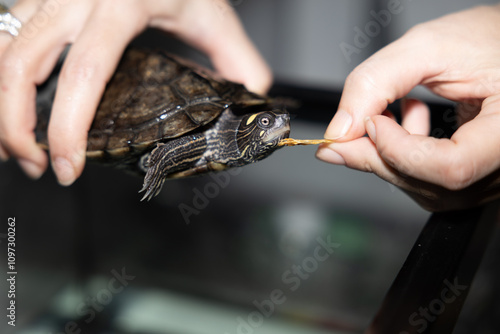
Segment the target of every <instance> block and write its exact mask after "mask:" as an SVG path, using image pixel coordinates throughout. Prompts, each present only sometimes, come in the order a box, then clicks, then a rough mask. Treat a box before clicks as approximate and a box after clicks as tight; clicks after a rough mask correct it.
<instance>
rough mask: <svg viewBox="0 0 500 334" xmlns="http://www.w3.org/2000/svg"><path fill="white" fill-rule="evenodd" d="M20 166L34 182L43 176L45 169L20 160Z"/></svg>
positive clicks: (31, 162)
mask: <svg viewBox="0 0 500 334" xmlns="http://www.w3.org/2000/svg"><path fill="white" fill-rule="evenodd" d="M18 163H19V165H20V166H21V168H22V169H23V171H24V172H25V173H26V175H28V176H29V177H30V178H32V179H33V180H36V179H39V178H40V176H42V174H43V168H41V167H40V166H38V165H37V164H36V163H34V162H33V161H30V160H26V159H19V160H18Z"/></svg>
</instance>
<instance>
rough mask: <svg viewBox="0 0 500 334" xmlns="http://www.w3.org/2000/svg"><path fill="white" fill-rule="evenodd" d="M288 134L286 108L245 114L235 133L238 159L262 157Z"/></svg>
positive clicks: (288, 115)
mask: <svg viewBox="0 0 500 334" xmlns="http://www.w3.org/2000/svg"><path fill="white" fill-rule="evenodd" d="M289 135H290V114H289V113H288V111H286V110H278V109H275V110H272V111H261V112H257V113H253V114H248V115H245V116H244V117H242V119H241V122H240V125H239V127H238V132H237V134H236V141H237V143H238V149H239V151H240V154H241V157H240V160H241V161H242V162H243V163H251V162H254V161H258V160H262V159H264V158H265V157H267V156H268V155H269V154H271V153H272V152H273V151H274V150H276V149H277V148H278V147H279V146H278V143H279V142H280V141H281V140H282V139H284V138H288V136H289Z"/></svg>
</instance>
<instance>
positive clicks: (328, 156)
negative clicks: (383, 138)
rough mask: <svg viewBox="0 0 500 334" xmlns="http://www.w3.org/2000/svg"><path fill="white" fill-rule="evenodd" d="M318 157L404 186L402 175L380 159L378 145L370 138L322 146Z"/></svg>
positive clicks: (317, 153) (317, 154)
mask: <svg viewBox="0 0 500 334" xmlns="http://www.w3.org/2000/svg"><path fill="white" fill-rule="evenodd" d="M316 157H317V158H318V159H320V160H323V161H325V162H328V163H332V164H335V165H345V166H347V167H349V168H352V169H356V170H359V171H362V172H368V173H374V174H376V175H377V176H379V177H380V178H382V179H384V180H386V181H388V182H390V183H392V184H394V185H397V186H401V185H402V184H403V183H402V182H401V178H400V175H399V174H398V173H397V171H395V170H394V169H393V168H392V167H391V166H389V165H388V164H387V163H386V162H385V161H384V160H383V159H382V158H381V157H380V155H379V153H378V151H377V147H376V145H375V144H374V143H373V141H371V140H370V138H368V137H362V138H358V139H354V140H352V141H349V142H342V143H332V144H324V145H321V146H320V147H319V148H318V151H317V152H316Z"/></svg>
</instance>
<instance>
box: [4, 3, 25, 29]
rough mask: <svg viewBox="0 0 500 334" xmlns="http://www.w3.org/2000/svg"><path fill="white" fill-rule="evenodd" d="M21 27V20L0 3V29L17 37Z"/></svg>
mask: <svg viewBox="0 0 500 334" xmlns="http://www.w3.org/2000/svg"><path fill="white" fill-rule="evenodd" d="M21 27H22V24H21V21H19V20H18V19H17V18H16V17H14V15H12V14H11V13H10V12H9V9H8V8H7V7H5V6H4V5H2V4H0V31H5V32H7V33H9V34H11V35H12V36H13V37H17V36H18V35H19V30H21Z"/></svg>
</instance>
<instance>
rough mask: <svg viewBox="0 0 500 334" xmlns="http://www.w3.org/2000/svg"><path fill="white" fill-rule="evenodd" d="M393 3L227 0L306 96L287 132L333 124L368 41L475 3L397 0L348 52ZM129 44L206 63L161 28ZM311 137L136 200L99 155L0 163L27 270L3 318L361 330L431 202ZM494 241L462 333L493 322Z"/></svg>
mask: <svg viewBox="0 0 500 334" xmlns="http://www.w3.org/2000/svg"><path fill="white" fill-rule="evenodd" d="M389 2H391V1H380V0H378V1H368V0H365V1H348V0H343V1H328V0H312V1H300V0H286V1H285V0H233V1H231V3H232V4H233V5H234V7H235V9H236V10H237V11H238V13H239V14H240V15H241V18H242V20H243V23H244V25H245V27H246V28H247V31H248V33H249V34H250V36H251V37H252V39H253V40H254V41H255V43H256V45H257V46H258V48H259V49H260V50H261V52H262V53H263V55H264V57H265V58H266V59H267V61H268V62H269V64H270V65H271V67H272V69H273V71H274V74H275V79H276V83H275V86H274V87H273V89H272V91H271V94H272V95H279V96H293V97H294V98H296V99H298V100H299V101H300V102H301V106H300V108H298V109H297V110H294V111H293V113H294V117H293V119H292V137H294V138H321V137H322V136H323V133H324V130H325V128H326V126H327V124H328V122H329V120H330V119H331V117H332V116H333V115H334V113H335V110H336V106H337V104H338V101H339V98H340V93H341V88H342V83H343V80H344V79H345V77H346V76H347V74H348V73H349V72H350V71H351V70H352V69H353V68H354V67H355V66H356V65H357V64H359V63H360V62H361V61H363V60H364V59H365V58H366V57H368V56H369V55H370V54H372V53H373V52H375V51H376V50H377V49H379V48H380V47H382V46H384V45H386V44H387V43H389V42H391V41H393V40H394V39H396V38H398V37H399V36H401V35H402V34H403V33H404V31H405V30H407V29H408V28H409V27H411V26H412V25H414V24H416V23H419V22H423V21H426V20H429V19H432V18H435V17H438V16H441V15H443V14H446V13H449V12H452V11H456V10H460V9H464V8H467V7H470V6H472V5H474V4H476V3H477V2H476V1H465V0H462V1H430V0H426V1H419V2H417V1H410V0H406V1H404V0H402V1H401V2H400V6H401V8H402V10H401V12H400V13H399V14H397V15H392V17H391V21H390V22H389V23H388V25H387V26H386V27H382V28H381V29H380V31H379V33H378V34H376V36H374V37H372V38H371V40H370V43H368V44H367V45H366V47H363V48H361V49H359V53H357V54H353V55H351V56H350V57H346V56H345V54H343V53H342V50H341V47H340V46H341V45H342V43H347V44H354V38H355V34H356V33H355V28H356V27H359V28H361V29H364V27H365V26H366V25H367V24H368V23H369V22H371V21H374V20H375V19H374V16H373V15H372V14H371V13H372V12H375V13H379V12H380V11H381V10H385V9H387V8H388V3H389ZM392 2H393V1H392ZM494 2H495V1H490V3H494ZM485 3H486V2H485ZM134 44H136V45H142V46H154V47H162V48H165V49H167V50H169V51H172V52H175V53H177V54H181V55H185V56H187V57H190V58H192V59H195V60H197V61H199V62H201V63H203V64H206V65H208V63H207V60H206V58H204V57H203V55H200V54H199V53H198V52H196V51H193V50H191V49H190V48H188V47H186V46H185V45H182V44H181V43H179V42H177V41H175V40H172V39H171V38H170V37H167V36H166V35H164V34H163V33H160V32H157V31H147V32H146V33H144V34H143V35H141V36H140V37H139V38H138V39H137V40H136V41H134ZM414 95H416V96H419V97H421V98H424V99H425V100H427V101H429V102H431V103H432V109H433V126H434V128H439V129H444V130H446V131H447V133H450V131H452V128H453V124H450V123H449V122H445V118H446V117H444V115H445V113H447V112H449V111H450V110H453V105H452V104H451V103H449V102H447V101H443V100H440V99H437V98H434V97H432V96H430V94H428V93H426V92H425V91H424V90H422V89H417V90H415V92H414ZM392 109H393V111H394V112H396V113H397V112H398V105H397V103H396V104H395V105H394V106H392ZM315 150H316V148H315V147H287V148H283V149H281V150H279V151H278V152H276V153H274V154H273V155H272V156H271V157H269V158H268V159H266V160H264V161H262V162H259V163H257V164H254V165H250V166H247V167H244V168H243V169H239V170H236V171H234V172H233V173H232V174H229V173H223V174H218V175H207V176H203V177H198V178H192V179H185V180H172V181H169V182H168V183H166V184H165V186H164V190H163V191H162V193H161V194H160V196H158V197H157V198H155V199H154V200H153V201H151V202H148V203H144V202H140V201H139V200H140V195H139V194H138V193H137V191H138V190H139V189H140V188H141V184H142V180H141V179H140V178H136V177H134V176H130V175H127V174H124V173H123V172H121V171H117V170H113V169H110V168H105V167H101V166H95V165H88V166H87V167H86V169H85V172H84V174H83V176H82V177H81V178H80V179H79V180H78V181H77V182H76V183H75V184H74V185H73V186H71V187H69V188H63V187H60V186H59V185H57V182H56V181H55V178H54V177H53V174H52V171H48V172H47V173H46V174H45V175H44V176H43V177H42V179H41V180H39V181H30V180H29V179H28V178H26V177H25V176H24V175H23V174H22V173H21V171H20V170H19V168H18V167H17V165H16V164H15V162H13V161H10V162H7V163H0V219H1V224H0V242H1V243H0V245H1V247H0V249H1V252H2V254H1V255H0V259H1V260H0V261H1V262H0V263H1V264H2V268H5V267H6V266H5V264H6V240H5V236H6V235H5V233H6V232H7V219H8V217H15V218H16V226H17V229H16V238H17V243H16V250H17V267H18V276H17V294H16V303H17V305H18V308H17V319H16V320H17V326H16V327H15V328H12V327H10V326H7V325H6V321H5V319H4V320H3V321H2V323H1V324H0V329H1V330H0V331H1V332H2V333H8V332H11V333H30V334H31V333H36V334H38V333H40V334H48V333H54V334H55V333H58V334H59V333H79V332H78V330H81V333H148V334H149V333H190V334H191V333H192V334H204V333H221V334H225V333H229V334H233V333H273V334H278V333H359V332H362V330H363V329H364V328H366V327H367V325H368V324H369V323H370V321H371V320H372V318H373V316H374V315H375V313H376V311H377V309H378V308H379V307H380V305H381V302H382V300H383V298H384V295H385V293H386V291H387V289H388V288H389V287H390V285H391V283H392V281H393V279H394V277H395V276H396V274H397V273H398V271H399V269H400V267H401V265H402V264H403V262H404V260H405V258H406V256H407V254H408V252H409V250H410V249H411V247H412V246H413V243H414V242H415V240H416V238H417V236H418V234H419V232H420V230H421V228H422V226H423V225H424V223H425V222H426V220H427V219H428V217H429V213H428V212H426V211H424V210H422V209H421V208H419V207H418V206H417V205H416V204H415V203H413V202H412V201H411V200H410V199H409V198H408V197H407V196H406V195H404V194H403V193H402V192H401V191H399V190H398V189H397V188H395V187H393V186H391V185H389V184H387V183H385V182H384V181H381V180H379V179H378V178H377V177H375V176H374V175H370V174H365V173H361V172H356V171H352V170H349V169H347V168H344V167H339V166H332V165H328V164H325V163H322V162H320V161H318V160H316V159H315V158H314V153H315ZM328 243H331V244H334V245H335V247H334V251H333V252H332V253H331V254H330V253H329V252H328V250H332V248H328V247H327V246H325V245H327V244H328ZM494 244H495V242H493V243H492V245H494ZM318 249H319V250H318ZM320 251H321V252H320ZM318 254H321V259H320V258H319V257H318ZM325 254H327V255H328V256H326V255H325ZM495 254H497V253H496V250H495V247H494V246H492V247H491V249H490V250H489V251H488V253H487V259H486V260H485V265H483V267H482V269H481V271H480V273H479V274H478V279H477V280H476V281H478V282H480V283H478V285H477V286H475V287H474V288H473V291H472V292H471V295H470V296H469V300H468V302H467V304H466V306H465V310H464V314H463V315H462V318H461V322H460V323H459V326H458V328H457V330H456V333H470V332H474V333H496V332H497V331H496V330H495V328H494V324H495V317H496V316H497V314H498V309H499V308H498V305H496V304H497V303H495V298H494V296H495V295H496V294H497V292H496V289H494V288H493V287H494V285H495V284H494V282H495V280H494V279H493V278H494V277H495V276H492V274H491V272H490V271H491V270H492V269H491V268H492V267H495V265H493V264H492V263H493V259H494V258H495ZM0 282H1V283H0V291H2V293H1V297H0V299H1V300H2V305H3V306H2V307H4V306H5V305H7V304H6V303H7V296H6V293H4V292H5V291H7V290H8V289H7V285H6V281H5V280H0ZM270 300H274V302H270ZM5 307H6V306H5ZM4 310H5V308H4ZM4 312H5V311H4ZM2 317H4V315H2ZM471 328H473V330H471Z"/></svg>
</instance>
